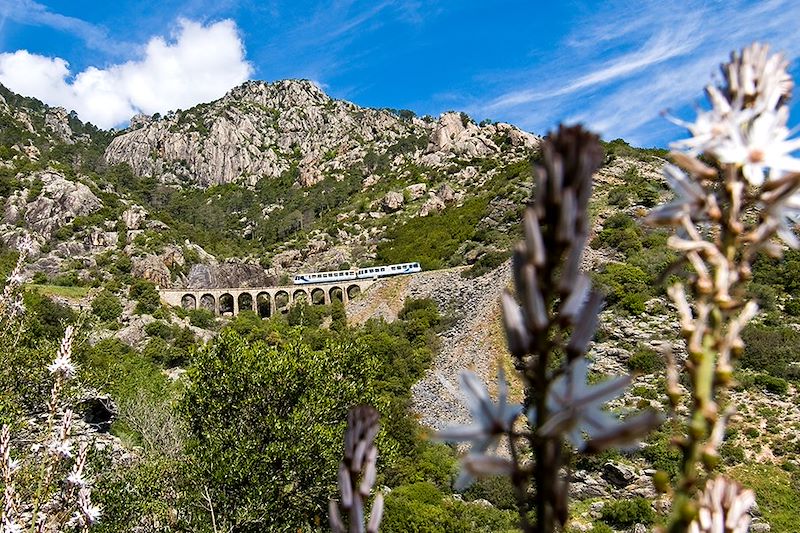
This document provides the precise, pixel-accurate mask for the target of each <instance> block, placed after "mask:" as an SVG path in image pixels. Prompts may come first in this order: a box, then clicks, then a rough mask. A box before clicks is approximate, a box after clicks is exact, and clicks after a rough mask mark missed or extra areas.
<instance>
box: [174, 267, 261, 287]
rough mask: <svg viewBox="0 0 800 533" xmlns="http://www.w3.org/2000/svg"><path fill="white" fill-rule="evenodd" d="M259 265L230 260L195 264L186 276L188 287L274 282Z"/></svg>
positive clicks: (256, 285)
mask: <svg viewBox="0 0 800 533" xmlns="http://www.w3.org/2000/svg"><path fill="white" fill-rule="evenodd" d="M274 282H275V279H274V278H272V277H270V276H268V275H267V273H266V272H265V271H264V269H263V268H261V267H260V266H259V265H255V264H252V263H244V262H228V263H217V264H210V265H193V266H192V268H191V270H190V271H189V275H188V276H187V277H186V285H185V286H186V288H190V289H200V288H217V287H265V286H269V285H272V284H274Z"/></svg>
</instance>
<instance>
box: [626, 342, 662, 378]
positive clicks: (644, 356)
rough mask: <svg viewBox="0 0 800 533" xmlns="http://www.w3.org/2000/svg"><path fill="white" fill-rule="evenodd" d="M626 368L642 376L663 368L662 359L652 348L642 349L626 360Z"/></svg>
mask: <svg viewBox="0 0 800 533" xmlns="http://www.w3.org/2000/svg"><path fill="white" fill-rule="evenodd" d="M627 364H628V368H629V369H631V370H633V371H634V372H641V373H642V374H652V373H653V372H656V371H658V370H661V369H662V368H664V366H665V364H664V358H663V357H662V356H661V354H660V353H658V352H657V351H655V350H653V349H652V348H647V347H642V348H639V349H638V350H636V351H635V352H634V353H633V354H632V355H631V356H630V358H629V359H628V363H627Z"/></svg>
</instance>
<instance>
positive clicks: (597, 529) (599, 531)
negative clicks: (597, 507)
mask: <svg viewBox="0 0 800 533" xmlns="http://www.w3.org/2000/svg"><path fill="white" fill-rule="evenodd" d="M589 533H614V529H613V528H612V527H611V526H609V525H608V524H604V523H603V522H595V523H594V524H592V529H590V530H589Z"/></svg>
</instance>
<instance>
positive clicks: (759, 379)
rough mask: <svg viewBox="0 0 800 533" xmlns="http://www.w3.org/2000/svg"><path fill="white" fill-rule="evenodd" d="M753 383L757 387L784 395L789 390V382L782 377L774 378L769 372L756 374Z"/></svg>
mask: <svg viewBox="0 0 800 533" xmlns="http://www.w3.org/2000/svg"><path fill="white" fill-rule="evenodd" d="M753 383H754V384H755V385H756V386H758V387H759V388H761V389H763V390H765V391H767V392H773V393H775V394H780V395H781V396H784V395H785V394H786V393H787V392H788V391H789V383H788V382H787V381H786V380H785V379H783V378H776V377H775V376H770V375H769V374H756V376H755V378H754V379H753Z"/></svg>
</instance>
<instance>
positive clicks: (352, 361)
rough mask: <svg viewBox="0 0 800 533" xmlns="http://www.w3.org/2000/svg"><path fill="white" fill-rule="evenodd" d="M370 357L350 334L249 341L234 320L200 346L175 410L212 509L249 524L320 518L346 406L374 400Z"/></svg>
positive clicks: (287, 526)
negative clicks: (329, 339)
mask: <svg viewBox="0 0 800 533" xmlns="http://www.w3.org/2000/svg"><path fill="white" fill-rule="evenodd" d="M375 363H376V361H375V357H374V355H372V354H370V353H368V352H366V351H365V350H364V349H363V348H362V347H360V346H356V345H353V344H350V343H329V344H328V345H326V347H325V348H324V349H323V350H321V351H314V350H312V349H311V348H310V347H309V346H308V345H306V344H304V343H302V342H295V341H292V342H290V343H287V344H285V345H284V346H268V345H267V344H266V343H264V342H247V341H245V340H244V339H242V337H241V336H239V335H238V334H236V333H235V332H233V331H230V330H225V331H223V332H222V333H221V334H220V335H219V336H218V337H217V338H216V339H215V341H214V343H213V344H211V345H209V346H207V347H206V348H204V349H202V350H199V351H198V352H197V353H196V354H195V356H194V360H193V363H192V366H191V367H190V369H189V371H188V376H189V384H188V387H187V390H186V392H185V393H184V396H183V398H182V400H181V410H182V412H183V413H184V414H185V417H186V421H187V424H188V428H189V431H190V435H191V441H190V445H189V450H188V454H189V456H190V458H191V460H192V461H193V462H194V464H196V465H198V470H199V472H198V474H199V476H200V479H201V480H202V482H203V483H204V485H205V486H207V487H208V491H209V493H210V496H211V498H212V499H213V501H214V505H215V509H216V512H217V516H219V517H221V518H222V519H225V520H227V521H228V523H230V524H231V525H232V526H233V528H234V530H235V531H248V532H250V531H252V532H255V531H265V530H270V529H273V528H275V529H278V528H280V529H282V530H293V531H294V530H310V529H312V528H314V524H315V523H318V521H320V520H323V521H324V520H325V518H324V517H325V515H326V514H327V501H328V498H329V497H330V496H332V493H333V491H334V489H335V486H336V471H337V466H338V463H339V461H340V455H341V449H342V443H341V438H342V435H343V433H344V429H345V416H346V413H347V410H348V409H349V408H350V407H351V406H352V405H355V404H358V403H362V402H363V403H369V404H376V398H375V396H374V394H373V392H372V390H371V389H372V387H371V383H373V382H374V379H375V375H374V374H375V372H376V370H377V365H376V364H375ZM378 405H379V404H378ZM380 440H381V439H380V438H379V441H380ZM387 446H388V447H391V443H387ZM379 447H381V446H379ZM381 449H386V448H384V447H381Z"/></svg>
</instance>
